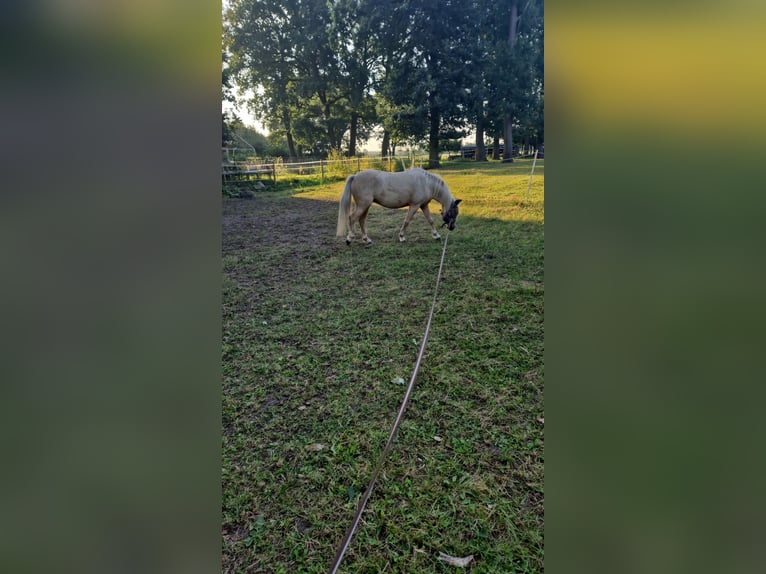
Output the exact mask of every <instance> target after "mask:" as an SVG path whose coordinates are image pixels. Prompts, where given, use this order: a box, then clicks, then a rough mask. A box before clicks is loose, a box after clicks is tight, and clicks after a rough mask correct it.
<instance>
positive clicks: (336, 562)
mask: <svg viewBox="0 0 766 574" xmlns="http://www.w3.org/2000/svg"><path fill="white" fill-rule="evenodd" d="M448 240H449V231H447V234H446V236H445V238H444V247H443V248H442V258H441V261H440V262H439V273H438V274H437V275H436V287H435V288H434V298H433V301H432V302H431V311H430V312H429V313H428V322H427V323H426V331H425V333H424V334H423V341H422V342H421V343H420V351H419V352H418V358H417V361H415V368H414V369H413V370H412V377H410V384H409V385H407V392H406V393H404V399H403V400H402V406H400V407H399V412H398V413H397V415H396V420H395V421H394V426H393V427H392V428H391V433H390V434H389V435H388V440H387V441H386V446H384V447H383V452H381V453H380V457H379V458H378V463H377V464H376V465H375V470H374V471H373V473H372V478H370V484H369V486H368V487H367V490H365V492H364V495H363V496H362V498H361V499H360V500H359V504H358V505H357V507H356V513H355V514H354V520H353V521H352V522H351V526H349V527H348V530H347V531H346V535H345V536H344V537H343V540H342V541H341V543H340V546H339V547H338V551H337V552H336V553H335V558H334V559H333V561H332V566H330V571H329V574H335V573H336V572H337V571H338V567H340V563H341V562H342V561H343V556H344V555H345V553H346V549H347V548H348V545H349V544H350V543H351V538H352V537H353V536H354V531H355V530H356V527H357V525H358V524H359V520H360V519H361V518H362V512H364V508H365V506H367V501H368V500H369V499H370V495H371V494H372V489H373V488H374V487H375V482H376V481H377V480H378V475H379V474H380V471H381V470H382V468H383V463H384V462H385V460H386V455H387V454H388V451H389V449H390V448H391V444H392V443H393V442H394V437H395V436H396V431H397V430H398V429H399V423H401V422H402V418H403V417H404V410H405V409H406V408H407V403H408V402H409V400H410V394H412V389H413V388H414V386H415V377H417V375H418V369H419V368H420V363H421V361H422V360H423V352H424V351H425V350H426V342H427V341H428V333H429V332H430V331H431V319H433V316H434V308H435V307H436V295H437V294H438V293H439V282H440V281H441V278H442V268H443V267H444V254H445V253H447V241H448Z"/></svg>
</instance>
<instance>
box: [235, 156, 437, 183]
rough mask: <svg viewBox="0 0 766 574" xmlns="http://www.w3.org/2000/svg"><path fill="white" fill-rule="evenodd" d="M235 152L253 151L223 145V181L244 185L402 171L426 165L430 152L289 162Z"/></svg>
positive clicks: (323, 179) (322, 179)
mask: <svg viewBox="0 0 766 574" xmlns="http://www.w3.org/2000/svg"><path fill="white" fill-rule="evenodd" d="M235 151H240V152H246V151H250V153H252V151H251V150H243V149H239V150H237V149H234V148H224V154H223V155H224V157H223V162H222V164H221V174H222V180H223V184H224V185H225V186H226V185H241V184H243V183H247V182H250V181H259V180H260V181H267V180H268V181H273V182H274V183H276V182H277V181H278V180H280V179H281V180H285V179H290V180H296V179H301V178H316V177H317V176H318V177H319V179H320V180H321V181H322V182H324V181H325V180H326V179H339V178H340V179H342V178H345V177H348V176H349V175H352V174H354V173H358V172H360V171H362V170H365V169H378V170H381V171H403V170H404V169H407V168H409V167H413V166H414V167H423V166H424V165H427V164H428V154H411V155H409V156H357V157H350V158H344V159H329V160H328V159H317V160H310V161H300V162H286V161H284V160H282V159H281V158H259V157H256V156H253V155H250V156H245V155H244V154H242V155H237V154H235V153H232V152H235Z"/></svg>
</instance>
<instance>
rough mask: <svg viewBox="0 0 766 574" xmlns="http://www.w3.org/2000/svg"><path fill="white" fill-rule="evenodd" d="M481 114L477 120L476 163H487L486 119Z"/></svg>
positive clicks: (481, 113)
mask: <svg viewBox="0 0 766 574" xmlns="http://www.w3.org/2000/svg"><path fill="white" fill-rule="evenodd" d="M483 115H484V114H483V112H481V111H480V112H479V116H478V117H477V118H476V161H487V149H486V148H485V147H484V118H483V117H482V116H483Z"/></svg>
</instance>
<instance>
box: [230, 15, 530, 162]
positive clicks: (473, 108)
mask: <svg viewBox="0 0 766 574" xmlns="http://www.w3.org/2000/svg"><path fill="white" fill-rule="evenodd" d="M223 31H224V36H223V52H224V57H223V60H224V66H225V74H224V78H225V82H228V85H229V86H230V85H231V84H232V83H235V84H236V85H237V86H239V87H240V89H241V90H242V91H245V90H247V89H250V90H251V93H253V94H254V97H253V98H252V100H251V101H249V102H247V104H248V105H249V107H250V108H251V109H252V110H253V112H254V113H255V114H256V116H257V117H258V118H259V119H260V120H261V121H262V122H263V123H264V125H266V126H267V127H268V128H269V130H270V132H272V134H275V135H278V136H282V137H284V138H285V139H286V141H287V147H288V154H289V156H290V157H291V158H296V157H298V156H300V155H302V154H306V153H308V154H312V155H324V154H326V153H328V152H329V151H330V150H331V149H335V150H341V149H342V150H344V151H347V152H348V153H349V154H350V155H354V154H355V153H356V150H357V144H358V142H360V141H364V140H366V139H367V138H368V137H369V136H370V135H371V134H372V133H373V131H374V130H378V133H379V134H380V136H381V138H382V152H383V153H384V154H386V153H388V151H389V150H390V149H391V148H393V146H395V145H399V144H400V143H405V142H408V143H415V142H427V143H428V149H429V164H430V166H432V167H436V166H438V163H439V150H440V142H442V143H443V142H445V141H447V140H450V139H456V138H459V137H462V136H464V135H465V134H466V133H467V131H468V130H469V129H473V130H475V132H476V134H477V140H479V139H480V140H481V143H482V144H483V140H484V138H485V137H490V138H494V139H495V141H497V140H498V139H499V138H503V139H504V143H505V144H506V145H505V150H506V152H507V153H508V154H510V150H511V149H512V144H513V142H512V141H505V140H510V139H512V137H513V136H512V134H514V133H515V136H516V138H517V140H519V138H522V139H521V140H519V142H521V141H523V143H530V144H536V145H539V144H541V143H542V141H543V125H544V124H543V119H542V118H543V95H544V89H543V87H544V81H543V0H494V1H489V0H462V1H460V2H458V1H455V0H442V1H440V2H433V1H431V0H388V1H386V2H383V1H382V0H231V1H230V2H229V3H228V7H227V9H226V11H225V13H224V27H223ZM226 93H227V97H231V96H230V90H228V91H227V92H226ZM224 120H225V118H224ZM478 143H480V142H478V141H477V144H478ZM480 147H481V149H483V146H481V145H480ZM495 148H497V146H495ZM477 159H483V158H480V157H478V156H477Z"/></svg>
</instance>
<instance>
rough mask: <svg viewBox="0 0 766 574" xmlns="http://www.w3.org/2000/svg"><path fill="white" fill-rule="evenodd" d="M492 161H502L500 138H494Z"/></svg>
mask: <svg viewBox="0 0 766 574" xmlns="http://www.w3.org/2000/svg"><path fill="white" fill-rule="evenodd" d="M492 159H500V138H499V137H497V136H495V137H493V138H492Z"/></svg>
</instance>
